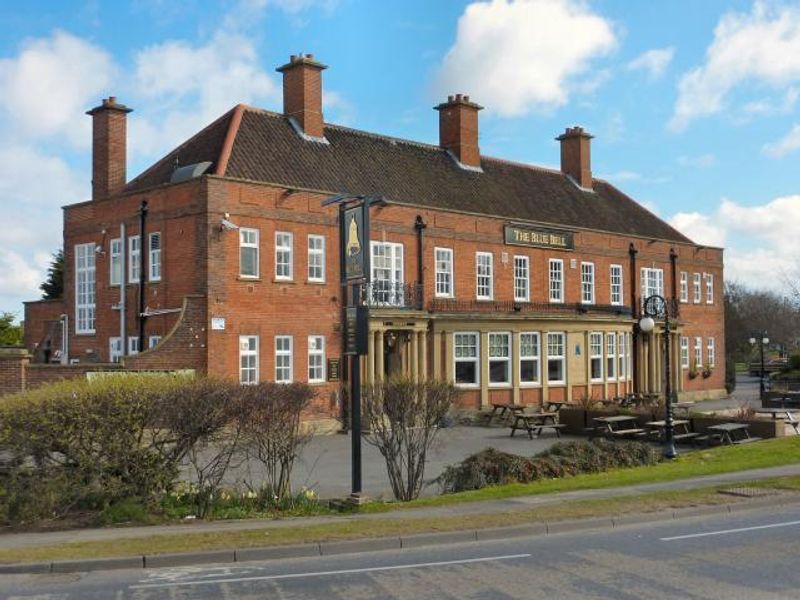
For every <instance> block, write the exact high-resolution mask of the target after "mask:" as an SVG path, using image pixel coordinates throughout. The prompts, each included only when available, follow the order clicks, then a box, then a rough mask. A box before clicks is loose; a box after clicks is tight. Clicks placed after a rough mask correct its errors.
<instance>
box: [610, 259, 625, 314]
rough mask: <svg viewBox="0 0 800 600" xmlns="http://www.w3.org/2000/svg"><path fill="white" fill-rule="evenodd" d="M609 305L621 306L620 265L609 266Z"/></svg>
mask: <svg viewBox="0 0 800 600" xmlns="http://www.w3.org/2000/svg"><path fill="white" fill-rule="evenodd" d="M610 281H611V304H615V305H619V304H622V293H623V292H622V265H611V272H610Z"/></svg>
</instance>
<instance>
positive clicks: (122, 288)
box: [119, 223, 128, 356]
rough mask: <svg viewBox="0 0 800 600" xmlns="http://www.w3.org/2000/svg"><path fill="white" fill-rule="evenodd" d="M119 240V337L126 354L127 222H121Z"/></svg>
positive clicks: (123, 353)
mask: <svg viewBox="0 0 800 600" xmlns="http://www.w3.org/2000/svg"><path fill="white" fill-rule="evenodd" d="M119 240H120V242H119V243H120V252H119V262H120V271H121V273H120V280H119V339H120V342H119V343H120V344H121V348H120V350H121V351H122V352H121V354H122V356H126V354H127V352H126V348H127V346H128V340H127V339H126V338H127V336H128V328H127V327H126V326H125V313H126V311H125V308H126V307H125V303H126V300H127V295H128V286H127V282H128V271H127V270H126V266H127V261H126V260H125V258H126V256H127V255H128V240H127V239H125V223H120V224H119Z"/></svg>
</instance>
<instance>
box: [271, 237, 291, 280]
mask: <svg viewBox="0 0 800 600" xmlns="http://www.w3.org/2000/svg"><path fill="white" fill-rule="evenodd" d="M275 279H292V234H291V233H286V232H285V231H277V232H276V233H275Z"/></svg>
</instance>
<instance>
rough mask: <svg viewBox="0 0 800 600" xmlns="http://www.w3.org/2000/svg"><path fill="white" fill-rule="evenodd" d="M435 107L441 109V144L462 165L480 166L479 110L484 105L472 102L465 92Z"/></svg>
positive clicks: (450, 97)
mask: <svg viewBox="0 0 800 600" xmlns="http://www.w3.org/2000/svg"><path fill="white" fill-rule="evenodd" d="M435 108H436V110H438V111H439V145H440V146H441V147H442V148H446V149H447V150H449V151H450V152H452V153H453V155H454V156H455V157H456V159H458V162H459V163H461V164H462V165H465V166H468V167H477V168H480V166H481V154H480V149H479V148H478V111H479V110H481V109H482V108H483V107H482V106H478V105H477V104H475V103H474V102H470V101H469V96H467V95H465V94H456V95H455V96H452V95H449V96H447V102H444V103H442V104H440V105H439V106H436V107H435Z"/></svg>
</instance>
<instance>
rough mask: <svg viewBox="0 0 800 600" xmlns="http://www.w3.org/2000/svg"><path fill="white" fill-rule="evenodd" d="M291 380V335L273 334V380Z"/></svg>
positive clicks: (280, 381)
mask: <svg viewBox="0 0 800 600" xmlns="http://www.w3.org/2000/svg"><path fill="white" fill-rule="evenodd" d="M291 381H292V336H290V335H276V336H275V382H276V383H291Z"/></svg>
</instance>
